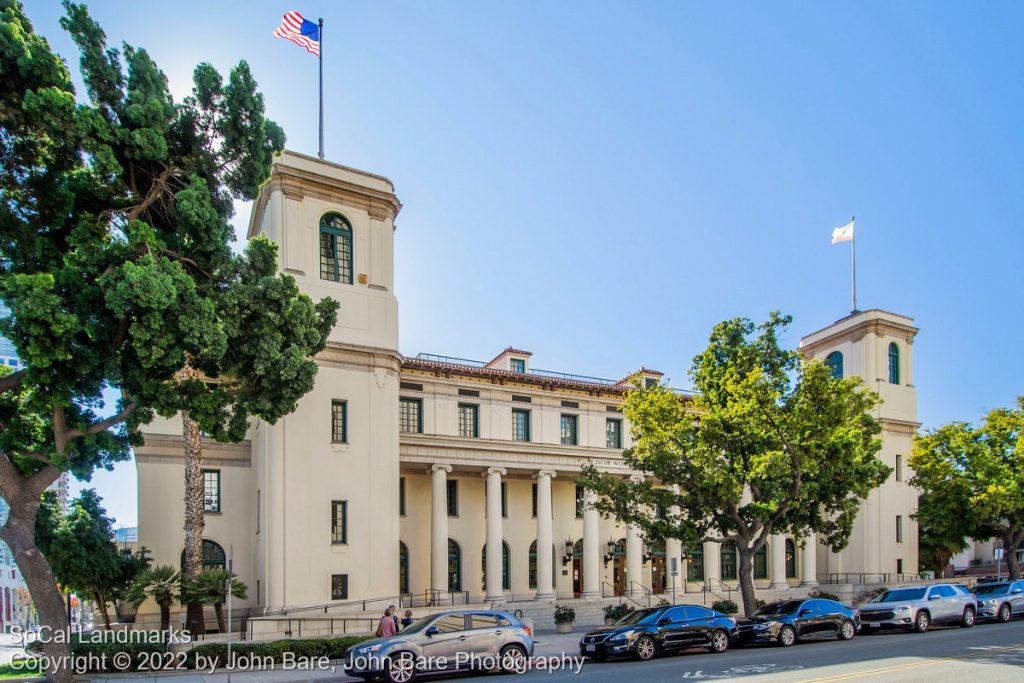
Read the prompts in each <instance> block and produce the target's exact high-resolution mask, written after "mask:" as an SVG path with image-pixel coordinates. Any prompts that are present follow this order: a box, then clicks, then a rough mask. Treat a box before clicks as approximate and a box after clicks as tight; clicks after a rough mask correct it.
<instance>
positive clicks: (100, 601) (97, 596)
mask: <svg viewBox="0 0 1024 683" xmlns="http://www.w3.org/2000/svg"><path fill="white" fill-rule="evenodd" d="M92 597H93V599H94V600H95V601H96V604H97V605H98V606H99V608H100V614H101V615H102V616H103V625H104V626H106V627H107V630H108V631H109V630H110V612H108V611H107V598H106V596H104V595H103V594H102V593H100V592H99V591H95V592H94V593H93V596H92Z"/></svg>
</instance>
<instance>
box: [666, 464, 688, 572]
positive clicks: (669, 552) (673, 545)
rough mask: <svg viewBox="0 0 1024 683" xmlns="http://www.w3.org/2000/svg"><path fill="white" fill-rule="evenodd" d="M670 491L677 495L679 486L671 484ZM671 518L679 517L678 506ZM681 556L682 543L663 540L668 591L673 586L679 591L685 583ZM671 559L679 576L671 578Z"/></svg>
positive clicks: (676, 539)
mask: <svg viewBox="0 0 1024 683" xmlns="http://www.w3.org/2000/svg"><path fill="white" fill-rule="evenodd" d="M672 491H673V492H674V493H675V494H676V495H679V485H678V484H673V486H672ZM669 514H671V515H672V518H673V519H675V518H678V517H679V506H678V505H673V506H672V508H671V510H670V513H669ZM682 556H683V543H682V541H680V540H679V539H678V538H669V539H666V540H665V571H666V572H667V573H668V577H667V581H666V582H665V585H666V587H667V589H668V590H669V591H671V590H672V587H673V586H675V589H676V590H680V589H682V587H683V582H684V581H686V567H684V566H683V561H682V559H680V558H681V557H682ZM672 558H675V561H676V571H677V572H679V576H675V577H673V576H672Z"/></svg>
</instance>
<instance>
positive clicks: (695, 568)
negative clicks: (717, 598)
mask: <svg viewBox="0 0 1024 683" xmlns="http://www.w3.org/2000/svg"><path fill="white" fill-rule="evenodd" d="M686 580H687V581H703V580H704V544H703V543H698V544H697V545H695V546H694V547H693V549H691V550H690V553H689V555H688V556H687V558H686Z"/></svg>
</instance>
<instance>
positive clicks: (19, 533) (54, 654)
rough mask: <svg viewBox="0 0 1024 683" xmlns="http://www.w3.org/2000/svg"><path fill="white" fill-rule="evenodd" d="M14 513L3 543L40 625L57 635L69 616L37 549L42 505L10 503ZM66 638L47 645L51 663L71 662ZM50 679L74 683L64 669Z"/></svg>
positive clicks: (4, 530)
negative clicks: (18, 573) (25, 586)
mask: <svg viewBox="0 0 1024 683" xmlns="http://www.w3.org/2000/svg"><path fill="white" fill-rule="evenodd" d="M10 505H11V510H10V513H9V516H8V518H7V523H6V524H5V525H4V526H3V528H2V529H0V539H2V540H3V541H4V542H5V543H7V545H8V547H9V548H10V549H11V552H12V553H13V554H14V560H15V562H17V564H18V569H20V570H21V574H22V576H23V577H24V579H25V584H26V585H27V586H28V590H29V593H30V594H31V595H32V602H33V603H34V605H35V609H36V613H37V614H38V615H39V621H40V623H42V624H43V625H45V626H49V627H50V628H52V629H53V630H54V631H56V630H58V629H59V630H63V629H65V628H67V627H68V615H67V612H66V611H65V609H64V599H63V597H62V596H61V594H60V591H59V590H58V589H57V582H56V580H54V577H53V570H52V569H51V568H50V563H49V561H47V559H46V557H45V556H44V555H43V554H42V553H41V552H40V551H39V549H38V548H36V538H35V529H36V516H37V515H38V513H39V501H38V499H36V500H34V501H33V500H26V499H25V498H22V499H21V500H12V501H10ZM64 640H66V639H63V638H50V639H48V641H47V642H44V643H43V653H44V654H45V655H46V656H47V658H49V660H50V661H51V662H67V661H69V659H68V657H69V656H70V655H71V646H70V645H69V644H68V643H66V642H63V641H64ZM47 678H48V679H49V680H51V681H55V682H56V683H70V682H71V679H72V671H71V669H70V668H68V667H67V666H61V667H59V668H58V669H57V670H56V671H48V672H47Z"/></svg>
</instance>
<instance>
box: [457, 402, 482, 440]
mask: <svg viewBox="0 0 1024 683" xmlns="http://www.w3.org/2000/svg"><path fill="white" fill-rule="evenodd" d="M459 436H469V437H473V438H476V437H478V436H480V406H478V405H476V404H473V403H460V404H459Z"/></svg>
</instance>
